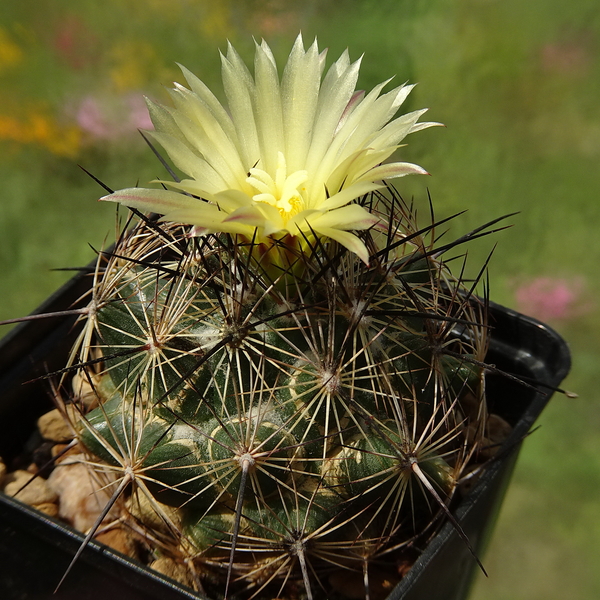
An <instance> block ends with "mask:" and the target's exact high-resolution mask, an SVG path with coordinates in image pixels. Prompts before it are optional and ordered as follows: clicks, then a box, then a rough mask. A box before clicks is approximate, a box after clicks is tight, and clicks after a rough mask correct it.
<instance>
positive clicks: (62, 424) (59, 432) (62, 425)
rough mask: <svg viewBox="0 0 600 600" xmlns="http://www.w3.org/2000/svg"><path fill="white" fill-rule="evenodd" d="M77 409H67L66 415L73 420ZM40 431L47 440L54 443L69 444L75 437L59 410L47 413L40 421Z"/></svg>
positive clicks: (68, 407)
mask: <svg viewBox="0 0 600 600" xmlns="http://www.w3.org/2000/svg"><path fill="white" fill-rule="evenodd" d="M75 412H76V409H75V408H74V407H73V406H67V407H66V415H67V417H69V418H70V419H71V420H73V418H74V417H76V415H75ZM38 429H39V432H40V434H41V436H42V437H43V438H44V439H45V440H50V441H52V442H59V443H60V442H68V441H69V440H72V439H73V438H74V437H75V433H74V431H73V429H72V427H71V426H70V424H69V422H68V420H67V418H65V415H64V414H63V413H61V411H60V410H58V408H55V409H54V410H51V411H50V412H47V413H46V414H45V415H42V416H41V417H40V418H39V419H38Z"/></svg>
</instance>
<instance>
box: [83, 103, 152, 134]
mask: <svg viewBox="0 0 600 600" xmlns="http://www.w3.org/2000/svg"><path fill="white" fill-rule="evenodd" d="M74 113H75V120H76V121H77V124H78V125H79V127H80V128H81V129H82V130H83V131H85V132H86V133H88V134H90V135H91V136H92V137H93V138H96V139H100V140H116V139H119V138H122V137H126V136H128V135H130V134H131V133H135V132H136V131H137V130H138V129H152V121H151V120H150V115H149V114H148V109H147V107H146V103H145V102H144V99H143V98H142V96H140V95H139V94H127V95H125V96H122V97H120V98H116V99H115V98H112V99H110V100H108V99H103V98H97V97H95V96H86V97H85V98H83V100H82V101H81V102H80V103H79V105H78V106H77V107H76V108H75V111H74Z"/></svg>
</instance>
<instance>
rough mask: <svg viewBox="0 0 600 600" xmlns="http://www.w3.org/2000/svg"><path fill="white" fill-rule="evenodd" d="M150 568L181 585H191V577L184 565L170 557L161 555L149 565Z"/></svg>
mask: <svg viewBox="0 0 600 600" xmlns="http://www.w3.org/2000/svg"><path fill="white" fill-rule="evenodd" d="M150 568H151V569H153V570H154V571H157V572H158V573H161V574H162V575H165V576H166V577H169V578H171V579H174V580H175V581H177V582H179V583H181V584H183V585H186V586H188V587H193V578H192V576H191V574H190V572H189V571H188V569H187V568H186V566H185V565H183V564H181V563H180V562H177V561H175V560H173V559H172V558H168V557H166V556H161V557H160V558H158V559H156V560H155V561H154V562H153V563H152V564H151V565H150Z"/></svg>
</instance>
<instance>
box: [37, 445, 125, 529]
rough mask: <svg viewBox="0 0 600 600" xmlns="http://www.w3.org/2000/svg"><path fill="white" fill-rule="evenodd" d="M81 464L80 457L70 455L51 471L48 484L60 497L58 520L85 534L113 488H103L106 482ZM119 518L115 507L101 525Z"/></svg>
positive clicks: (81, 457)
mask: <svg viewBox="0 0 600 600" xmlns="http://www.w3.org/2000/svg"><path fill="white" fill-rule="evenodd" d="M84 463H85V456H84V455H83V454H73V455H70V456H69V457H68V458H67V459H65V460H64V461H63V462H61V463H60V464H59V465H57V466H56V468H55V469H54V471H52V473H51V474H50V477H48V484H49V485H50V486H51V487H52V489H53V490H55V492H56V493H57V494H58V496H59V498H60V501H59V516H60V518H61V519H64V520H65V521H67V522H68V523H71V524H72V525H73V527H75V529H78V530H79V531H83V532H87V531H88V530H89V529H91V527H92V526H93V525H94V523H95V522H96V520H97V519H98V517H99V516H100V513H101V512H102V511H103V510H104V508H105V506H106V504H107V503H108V501H109V500H110V494H111V493H112V488H111V487H110V486H109V487H108V488H105V486H106V484H107V483H108V481H100V480H99V479H98V476H97V475H95V474H94V473H92V472H91V471H90V469H89V468H88V467H87V466H86V465H85V464H84ZM113 479H114V478H113ZM107 490H108V491H107ZM118 516H119V511H118V509H117V508H116V506H114V507H113V508H112V509H111V510H110V511H109V513H108V515H106V517H105V519H104V522H110V521H112V520H115V519H117V518H118Z"/></svg>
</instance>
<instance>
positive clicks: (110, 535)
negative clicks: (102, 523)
mask: <svg viewBox="0 0 600 600" xmlns="http://www.w3.org/2000/svg"><path fill="white" fill-rule="evenodd" d="M94 539H95V540H97V541H99V542H100V543H102V544H106V545H107V546H110V547H111V548H112V549H113V550H116V551H117V552H120V553H121V554H125V555H126V556H130V557H131V558H138V553H137V551H136V548H135V540H134V539H133V536H132V533H131V531H130V530H128V529H125V528H123V527H111V528H110V529H109V530H107V531H103V532H102V533H99V534H98V535H96V536H95V537H94Z"/></svg>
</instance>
